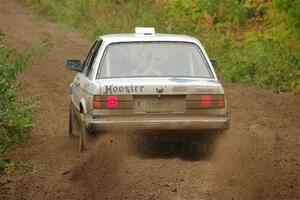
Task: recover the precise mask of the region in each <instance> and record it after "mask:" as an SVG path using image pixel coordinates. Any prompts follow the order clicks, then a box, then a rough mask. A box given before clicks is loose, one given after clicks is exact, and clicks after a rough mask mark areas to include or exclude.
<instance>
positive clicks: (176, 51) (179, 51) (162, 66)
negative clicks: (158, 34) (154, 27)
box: [97, 42, 213, 79]
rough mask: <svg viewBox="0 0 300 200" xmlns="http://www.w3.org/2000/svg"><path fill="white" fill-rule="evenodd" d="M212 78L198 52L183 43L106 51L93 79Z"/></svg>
mask: <svg viewBox="0 0 300 200" xmlns="http://www.w3.org/2000/svg"><path fill="white" fill-rule="evenodd" d="M161 76H171V77H173V76H180V77H200V78H212V77H213V75H212V73H211V70H210V68H209V66H208V63H207V61H206V59H205V57H204V56H203V54H202V52H201V50H200V48H199V47H198V46H197V45H195V44H193V43H184V42H123V43H113V44H110V45H108V46H107V47H106V49H105V52H104V56H103V58H102V60H101V63H100V68H99V70H98V73H97V78H98V79H99V78H118V77H119V78H120V77H161Z"/></svg>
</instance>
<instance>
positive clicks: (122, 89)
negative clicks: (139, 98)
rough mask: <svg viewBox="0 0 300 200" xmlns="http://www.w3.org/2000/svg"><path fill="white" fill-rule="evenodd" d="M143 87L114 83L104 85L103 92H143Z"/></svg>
mask: <svg viewBox="0 0 300 200" xmlns="http://www.w3.org/2000/svg"><path fill="white" fill-rule="evenodd" d="M144 89H145V87H144V86H142V85H130V86H128V85H127V86H115V85H105V86H104V92H103V94H115V93H127V94H131V93H139V92H143V90H144Z"/></svg>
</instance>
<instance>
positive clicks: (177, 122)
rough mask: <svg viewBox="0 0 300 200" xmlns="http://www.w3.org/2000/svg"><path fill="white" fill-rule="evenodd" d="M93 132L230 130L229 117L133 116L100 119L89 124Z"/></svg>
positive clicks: (92, 120) (88, 126) (90, 121)
mask: <svg viewBox="0 0 300 200" xmlns="http://www.w3.org/2000/svg"><path fill="white" fill-rule="evenodd" d="M87 128H88V129H89V130H91V131H95V132H96V131H101V130H105V129H112V128H122V129H142V130H147V129H187V130H188V129H192V130H197V129H228V128H229V119H228V117H227V116H201V117H200V116H172V117H170V116H132V117H128V116H125V117H123V116H122V117H121V116H111V117H106V116H103V117H98V118H91V119H90V120H88V122H87Z"/></svg>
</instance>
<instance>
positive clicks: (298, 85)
mask: <svg viewBox="0 0 300 200" xmlns="http://www.w3.org/2000/svg"><path fill="white" fill-rule="evenodd" d="M23 1H24V2H25V3H27V4H28V5H30V6H32V7H33V8H34V9H35V10H37V11H38V12H39V13H41V14H42V15H43V16H45V17H46V18H48V19H50V20H52V21H55V22H59V23H62V24H64V25H67V26H69V27H73V28H75V29H76V30H78V31H80V32H81V33H82V34H84V35H86V36H88V37H89V38H94V37H95V36H97V35H101V34H108V33H119V32H132V31H133V28H134V27H135V26H154V27H155V28H156V29H157V30H158V31H159V32H172V33H183V34H188V35H193V36H195V37H198V38H200V39H201V41H202V42H203V43H204V46H205V47H206V49H207V50H208V53H209V55H210V56H211V57H213V58H216V59H217V60H218V61H219V63H220V64H219V66H220V67H219V69H218V73H219V74H220V75H221V76H223V77H224V78H226V79H227V80H231V81H235V82H242V83H252V84H256V85H259V86H261V87H264V88H271V89H273V90H275V91H277V92H284V91H292V92H294V93H300V81H299V80H300V77H299V76H300V75H299V74H300V69H299V60H300V53H299V52H300V39H299V37H300V35H299V33H300V1H299V0H269V1H268V0H223V1H219V0H210V1H207V0H184V1H181V0H152V1H142V0H113V1H109V0H89V1H85V0H69V1H60V0H23Z"/></svg>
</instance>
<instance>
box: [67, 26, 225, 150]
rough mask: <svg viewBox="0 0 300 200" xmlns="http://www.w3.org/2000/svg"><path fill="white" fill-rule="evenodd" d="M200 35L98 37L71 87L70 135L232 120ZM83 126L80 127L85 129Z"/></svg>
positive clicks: (146, 32)
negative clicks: (198, 38) (117, 129)
mask: <svg viewBox="0 0 300 200" xmlns="http://www.w3.org/2000/svg"><path fill="white" fill-rule="evenodd" d="M214 67H216V62H215V61H211V60H209V58H208V56H207V54H206V52H205V50H204V48H203V46H202V45H201V43H200V42H199V40H197V39H196V38H193V37H190V36H186V35H175V34H156V33H155V29H154V28H136V29H135V33H133V34H115V35H104V36H100V37H98V38H97V39H96V41H95V42H94V44H93V45H92V47H91V49H90V51H89V53H88V55H87V57H86V59H85V61H84V62H83V64H81V62H80V61H79V60H68V61H67V68H68V69H70V70H75V71H78V73H77V75H76V76H75V78H74V81H73V82H72V83H71V85H70V95H71V101H70V126H69V127H70V131H69V132H70V134H71V135H77V136H80V137H79V138H80V139H79V141H80V142H79V146H80V150H82V149H83V148H84V145H85V137H86V135H87V134H89V132H99V131H101V130H105V129H110V128H120V129H124V128H126V129H127V128H134V129H194V130H200V129H213V130H224V129H227V128H228V126H229V119H228V114H227V109H226V100H225V96H224V89H223V87H222V85H221V83H220V82H219V81H218V78H217V76H216V73H215V71H214ZM80 127H81V128H80Z"/></svg>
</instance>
